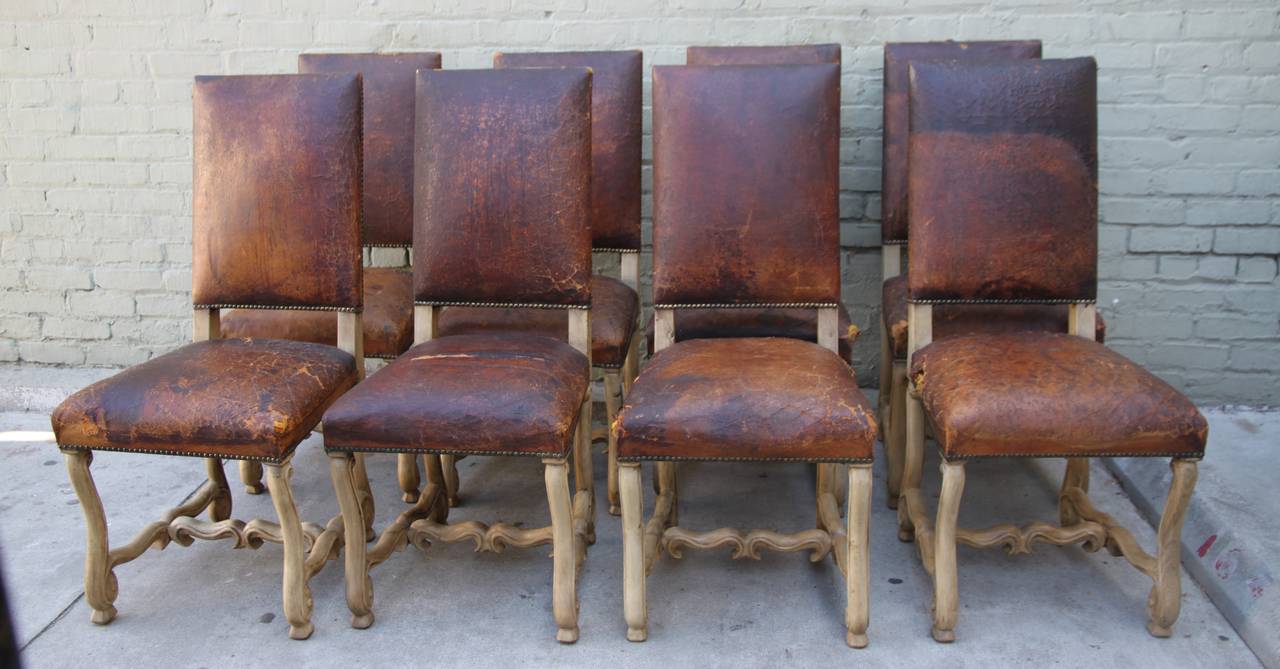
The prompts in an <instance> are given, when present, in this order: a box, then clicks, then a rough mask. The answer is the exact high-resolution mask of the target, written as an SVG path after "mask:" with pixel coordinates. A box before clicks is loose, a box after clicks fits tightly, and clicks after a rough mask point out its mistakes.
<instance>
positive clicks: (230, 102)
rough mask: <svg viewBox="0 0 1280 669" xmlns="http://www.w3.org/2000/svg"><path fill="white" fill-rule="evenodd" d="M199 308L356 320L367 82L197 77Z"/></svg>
mask: <svg viewBox="0 0 1280 669" xmlns="http://www.w3.org/2000/svg"><path fill="white" fill-rule="evenodd" d="M192 107H193V109H194V120H193V127H192V133H193V138H194V148H193V163H194V174H193V187H192V191H193V192H192V263H191V265H192V270H191V284H192V301H193V302H194V304H195V306H196V307H197V308H220V307H261V308H282V307H283V308H301V309H339V310H358V309H360V308H361V303H362V289H361V268H360V262H361V252H360V188H361V185H360V163H361V155H360V152H361V149H360V108H361V105H360V76H359V75H356V74H290V75H254V76H218V77H196V81H195V87H194V91H193V94H192Z"/></svg>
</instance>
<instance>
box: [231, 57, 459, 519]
mask: <svg viewBox="0 0 1280 669" xmlns="http://www.w3.org/2000/svg"><path fill="white" fill-rule="evenodd" d="M439 67H440V54H439V53H438V52H431V51H424V52H418V53H324V54H320V53H304V54H301V55H299V56H298V71H299V72H302V73H304V74H323V73H336V74H340V73H346V74H359V75H361V78H362V79H363V82H364V87H363V93H362V101H363V106H364V116H363V121H362V124H361V137H362V142H361V145H362V149H361V152H362V157H363V160H364V163H363V165H364V167H363V175H362V178H361V188H362V191H361V198H360V208H361V212H362V215H363V220H362V221H361V230H360V241H361V244H362V245H363V246H365V247H401V248H408V247H410V246H412V245H413V141H412V139H411V138H412V137H413V86H414V83H413V82H414V79H413V75H414V72H416V71H418V70H431V69H439ZM363 320H364V325H363V329H364V330H363V333H364V355H365V357H369V358H383V359H391V358H395V357H396V356H398V355H400V354H401V353H404V352H405V350H406V349H408V348H409V346H410V344H411V343H412V342H413V275H412V274H410V273H409V272H406V271H404V270H401V269H398V268H391V267H370V268H367V269H365V270H364V313H363ZM222 332H223V335H224V336H227V337H263V338H268V339H292V340H295V341H310V342H316V343H319V344H329V345H333V344H334V343H335V342H336V341H337V335H338V331H337V329H336V328H335V327H334V323H333V319H332V318H328V317H327V316H326V315H325V314H323V313H319V312H313V311H296V310H267V309H229V310H227V312H226V313H224V314H223V316H222ZM240 478H241V481H242V482H243V483H244V484H245V489H246V490H247V491H248V492H249V494H257V493H260V492H262V466H261V465H259V464H258V463H256V462H241V463H240ZM414 492H415V493H416V492H417V488H416V487H415V488H414ZM409 501H412V500H409Z"/></svg>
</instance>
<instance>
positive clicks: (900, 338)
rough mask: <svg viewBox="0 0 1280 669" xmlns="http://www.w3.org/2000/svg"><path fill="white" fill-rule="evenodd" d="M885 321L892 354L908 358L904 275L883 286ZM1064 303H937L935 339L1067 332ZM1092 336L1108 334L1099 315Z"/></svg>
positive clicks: (891, 279) (1105, 325)
mask: <svg viewBox="0 0 1280 669" xmlns="http://www.w3.org/2000/svg"><path fill="white" fill-rule="evenodd" d="M881 299H882V300H883V301H882V302H881V304H882V305H883V307H882V308H883V309H884V315H885V324H886V326H887V327H888V329H889V344H890V346H891V347H892V348H893V357H895V358H906V357H907V277H905V276H895V277H890V278H889V279H886V280H885V282H884V286H883V287H882V294H881ZM1068 311H1069V307H1068V305H1065V304H936V305H934V307H933V338H934V340H935V341H936V340H939V339H943V338H945V337H953V336H956V335H965V334H1002V333H1010V332H1066V331H1067V312H1068ZM1095 336H1096V338H1097V340H1098V341H1099V342H1103V341H1105V340H1106V337H1107V324H1106V323H1105V322H1104V321H1103V320H1102V314H1101V313H1099V314H1098V318H1097V321H1096V326H1095Z"/></svg>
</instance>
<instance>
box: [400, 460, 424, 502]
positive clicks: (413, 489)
mask: <svg viewBox="0 0 1280 669" xmlns="http://www.w3.org/2000/svg"><path fill="white" fill-rule="evenodd" d="M396 479H398V481H399V483H400V492H402V493H404V494H403V496H402V497H401V499H403V500H404V502H405V504H413V503H415V502H417V501H418V489H419V488H421V487H422V479H421V477H420V475H419V474H418V459H417V458H416V457H415V456H414V455H412V454H410V453H401V454H399V455H397V456H396Z"/></svg>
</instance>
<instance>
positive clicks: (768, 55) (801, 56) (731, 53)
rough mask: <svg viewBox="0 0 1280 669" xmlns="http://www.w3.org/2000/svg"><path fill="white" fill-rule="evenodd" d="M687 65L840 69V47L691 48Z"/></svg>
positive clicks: (832, 45) (685, 58) (820, 45)
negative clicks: (828, 65) (830, 65)
mask: <svg viewBox="0 0 1280 669" xmlns="http://www.w3.org/2000/svg"><path fill="white" fill-rule="evenodd" d="M684 61H685V63H686V64H689V65H819V64H822V63H835V64H836V65H839V64H840V45H839V44H803V45H792V46H691V47H689V48H687V49H685V52H684Z"/></svg>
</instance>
